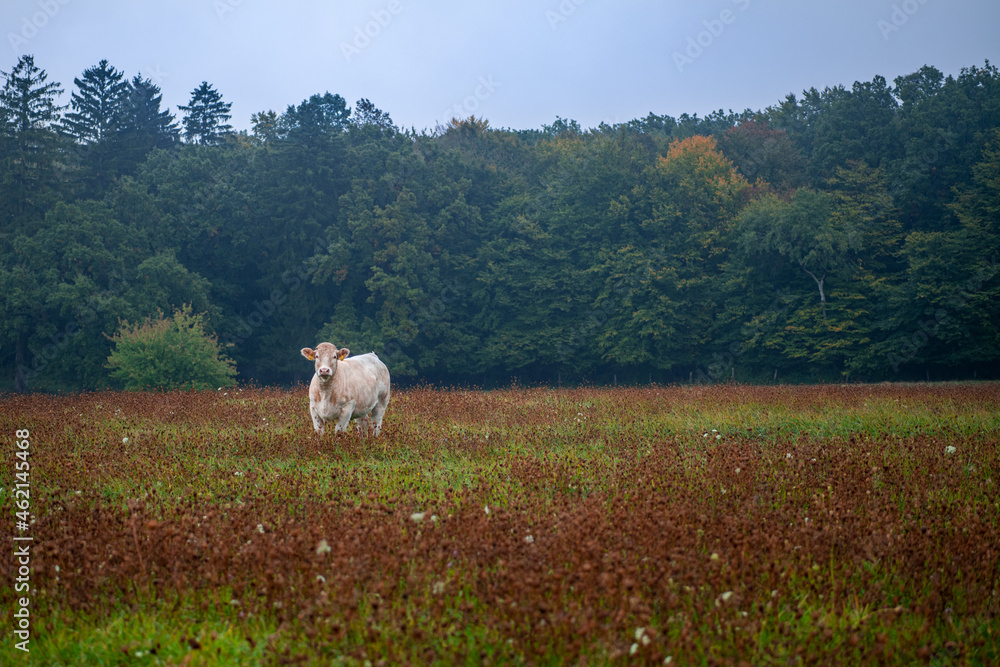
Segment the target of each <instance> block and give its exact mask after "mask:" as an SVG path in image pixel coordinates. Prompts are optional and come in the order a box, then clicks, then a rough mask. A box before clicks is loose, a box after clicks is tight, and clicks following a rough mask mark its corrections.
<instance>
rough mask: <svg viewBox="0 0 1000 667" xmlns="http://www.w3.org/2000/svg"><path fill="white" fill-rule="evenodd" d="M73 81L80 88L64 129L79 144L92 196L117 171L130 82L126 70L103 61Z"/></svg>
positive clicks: (89, 192)
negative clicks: (122, 120) (122, 117)
mask: <svg viewBox="0 0 1000 667" xmlns="http://www.w3.org/2000/svg"><path fill="white" fill-rule="evenodd" d="M73 83H74V84H76V87H77V92H74V93H73V94H72V98H71V101H70V106H71V107H72V109H73V111H71V112H70V113H68V114H66V116H65V118H63V120H62V124H61V129H62V131H63V133H64V134H66V135H67V136H69V137H72V139H73V140H74V141H75V142H76V144H77V148H78V152H79V155H80V167H81V169H82V172H83V182H84V184H85V187H86V188H87V194H88V195H91V196H93V195H95V191H96V192H101V191H103V190H104V189H105V188H106V187H107V186H108V184H109V183H110V182H111V180H112V179H113V178H114V177H115V176H116V175H117V173H118V165H117V164H116V163H117V162H118V161H119V159H120V156H121V153H120V151H119V150H118V148H119V147H118V145H117V144H118V139H119V137H118V131H119V126H120V122H121V116H122V108H123V105H124V101H125V97H126V95H127V94H128V81H126V80H125V74H124V72H121V71H119V70H117V69H115V68H114V67H112V66H111V65H109V64H108V61H107V60H102V61H101V62H99V63H98V64H97V65H96V66H95V67H90V68H88V69H86V70H84V71H83V76H82V77H81V78H78V79H73Z"/></svg>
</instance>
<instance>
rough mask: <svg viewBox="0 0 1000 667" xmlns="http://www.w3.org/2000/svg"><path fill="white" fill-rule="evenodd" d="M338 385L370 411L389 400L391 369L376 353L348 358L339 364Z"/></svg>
mask: <svg viewBox="0 0 1000 667" xmlns="http://www.w3.org/2000/svg"><path fill="white" fill-rule="evenodd" d="M335 379H337V380H341V382H338V383H337V384H339V385H340V387H339V389H340V390H341V391H342V392H343V393H344V394H345V395H347V396H350V397H351V398H352V399H354V400H356V401H357V402H358V404H359V405H361V404H365V405H366V406H367V407H368V409H369V410H370V409H371V408H372V407H373V406H374V405H375V404H376V403H382V404H383V405H384V404H385V403H387V402H388V400H389V392H390V389H389V369H388V368H386V365H385V364H384V363H382V360H381V359H379V358H378V355H377V354H375V353H374V352H369V353H368V354H361V355H358V356H356V357H348V358H347V359H344V360H343V361H341V362H339V363H338V368H337V375H336V378H335Z"/></svg>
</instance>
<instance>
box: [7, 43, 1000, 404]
mask: <svg viewBox="0 0 1000 667" xmlns="http://www.w3.org/2000/svg"><path fill="white" fill-rule="evenodd" d="M3 77H4V85H3V89H2V91H0V174H2V175H0V183H2V184H0V294H2V318H0V341H2V354H0V378H2V379H0V387H3V388H5V389H7V390H12V389H13V390H24V389H35V390H77V389H93V388H100V387H105V386H109V385H110V386H113V385H114V378H113V377H112V376H111V375H110V370H111V369H110V368H109V364H108V357H109V354H110V352H111V348H112V341H113V339H114V338H115V336H116V334H118V333H119V332H120V331H122V330H126V329H128V328H129V327H133V328H134V327H135V326H137V324H138V323H140V322H142V321H144V320H145V319H147V318H149V317H152V316H154V315H156V314H157V313H165V314H167V315H169V314H170V313H172V312H177V311H181V310H183V309H185V308H187V309H190V312H193V313H196V314H197V315H198V316H199V318H201V319H199V322H201V323H202V324H203V325H204V326H205V327H206V330H207V331H209V332H212V333H213V334H214V335H216V336H217V338H218V340H219V342H220V343H221V344H222V346H223V348H224V350H225V354H226V355H227V356H228V357H230V358H231V359H232V360H234V361H235V364H236V369H237V370H238V372H239V378H241V379H243V380H254V381H257V382H260V383H287V382H293V381H300V380H304V379H306V378H307V376H308V375H309V373H310V369H309V368H308V364H306V365H305V366H304V365H303V364H302V363H301V361H302V360H301V358H300V355H298V353H297V351H298V349H300V348H301V347H303V346H307V345H312V344H314V343H317V342H320V341H323V340H329V341H331V342H334V343H336V344H337V345H340V346H343V347H348V348H350V349H351V350H353V351H355V352H357V353H362V352H368V351H376V352H378V353H379V355H380V356H381V357H382V358H383V359H384V360H385V361H386V363H387V365H388V366H389V368H390V370H391V372H392V373H393V375H394V377H398V378H403V377H411V378H413V379H415V380H416V379H423V380H429V381H435V382H462V383H465V382H469V383H475V384H486V385H489V384H493V383H499V382H506V381H509V380H510V379H511V378H513V377H516V378H518V379H520V380H522V381H529V382H535V381H542V382H555V381H557V380H559V381H564V382H576V381H593V382H611V381H620V382H639V381H641V382H646V381H660V382H669V381H699V382H718V381H730V380H736V381H775V380H777V381H842V380H848V381H855V380H884V379H914V378H927V377H929V378H932V379H935V378H945V377H969V378H971V377H993V376H996V375H997V372H998V370H1000V363H998V362H1000V359H998V355H1000V327H998V325H997V322H998V321H1000V299H998V296H1000V294H998V291H1000V279H998V278H997V273H998V272H1000V266H998V259H1000V258H998V254H1000V73H998V71H997V69H996V68H995V67H993V66H991V65H990V64H989V62H987V63H985V65H984V66H982V67H970V68H965V69H962V70H961V73H960V74H959V75H957V76H951V75H949V76H945V75H944V74H943V73H941V72H940V71H938V70H937V69H935V68H934V67H930V66H925V67H923V68H921V69H920V70H919V71H917V72H914V73H913V74H910V75H907V76H901V77H898V78H896V79H895V80H894V81H893V82H892V83H891V84H890V83H889V82H887V81H886V80H885V79H884V78H883V77H875V78H874V79H873V80H872V81H870V82H857V83H854V84H853V86H851V87H845V86H837V87H833V88H829V87H828V88H825V89H824V90H822V91H820V90H817V89H815V88H813V89H810V90H807V91H804V92H803V93H802V94H801V95H789V96H788V97H787V98H785V99H784V100H782V101H780V102H779V103H776V104H775V105H773V106H771V107H768V108H766V109H763V110H758V111H752V110H746V111H743V112H732V111H729V112H724V111H721V110H720V111H718V112H715V113H712V114H709V115H707V116H704V117H699V116H698V115H688V114H683V115H681V116H680V117H678V118H673V117H670V116H666V115H663V116H660V115H656V114H653V113H650V114H649V115H648V116H646V117H645V118H641V119H636V120H632V121H629V122H627V123H620V124H615V125H607V124H602V125H600V126H599V127H597V128H591V129H584V128H581V127H580V125H579V124H578V123H576V122H575V121H572V120H568V119H563V118H557V119H556V120H555V121H554V122H553V123H552V124H551V125H546V126H543V127H542V128H540V129H527V130H513V129H499V128H493V127H491V126H490V125H489V123H488V122H487V121H486V120H484V119H482V118H476V117H474V116H473V117H469V118H456V119H453V120H452V121H451V122H450V123H449V125H448V126H447V127H439V128H436V129H435V130H433V131H421V132H418V131H416V130H414V129H409V130H407V129H405V128H400V127H398V126H397V125H396V124H395V123H394V122H393V120H392V118H391V117H390V115H389V114H388V113H386V112H385V111H382V110H380V109H378V108H377V107H376V106H375V105H374V104H373V103H372V102H370V101H369V100H367V99H362V100H359V101H357V102H356V103H355V104H354V105H353V107H352V106H349V105H348V103H347V101H346V100H344V99H343V98H342V97H341V96H340V95H336V94H331V93H329V92H327V93H324V94H316V95H313V96H311V97H310V98H309V99H306V100H303V101H302V102H301V103H299V104H296V105H289V106H288V107H287V109H286V110H285V111H283V112H280V113H279V112H275V111H273V110H267V111H261V112H260V113H256V114H254V115H253V118H252V129H251V130H250V131H241V132H234V131H233V129H232V127H231V126H230V125H229V124H228V121H229V119H230V104H229V103H227V102H225V101H224V100H223V97H222V95H221V94H220V93H219V92H218V91H216V90H215V88H214V87H213V86H211V85H209V84H208V83H207V82H205V83H203V84H201V86H199V87H198V88H196V89H195V90H194V91H193V92H192V95H191V100H190V102H189V104H188V105H185V106H181V107H179V108H178V111H179V112H182V114H183V117H182V118H181V119H180V120H178V119H177V117H175V116H174V115H173V114H172V113H171V112H170V111H169V109H165V108H163V105H162V95H161V91H160V89H159V88H158V87H157V86H156V85H155V84H154V83H153V82H152V81H150V80H149V79H143V78H142V77H141V76H136V77H134V78H131V79H129V78H127V77H126V76H125V74H124V73H123V72H122V71H120V70H118V69H116V68H115V67H113V66H111V65H110V64H109V63H108V62H107V61H101V62H100V63H98V64H97V65H96V66H93V67H90V68H88V69H86V70H84V72H83V73H82V75H81V76H80V77H79V78H77V79H75V80H74V90H73V91H72V93H71V98H70V103H69V105H68V106H67V107H65V108H62V107H60V106H59V105H58V103H57V99H58V97H59V95H60V94H61V93H62V89H61V86H60V84H58V83H54V82H49V81H48V77H47V75H46V73H45V71H44V70H43V69H41V68H39V67H38V66H36V65H35V62H34V59H33V57H31V56H24V57H22V58H20V59H19V60H18V62H17V63H16V64H15V65H14V67H13V68H12V69H11V70H10V71H9V72H3ZM184 312H188V311H184Z"/></svg>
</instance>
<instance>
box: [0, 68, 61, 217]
mask: <svg viewBox="0 0 1000 667" xmlns="http://www.w3.org/2000/svg"><path fill="white" fill-rule="evenodd" d="M0 74H2V75H3V77H4V85H3V89H2V90H0V118H2V119H3V122H2V123H0V132H2V137H3V142H2V145H0V233H5V232H6V231H7V230H8V229H10V228H11V227H14V226H16V227H17V228H18V229H20V230H22V231H24V230H27V229H30V227H31V226H32V224H33V223H34V222H37V221H38V220H40V219H41V216H42V215H43V212H44V211H45V209H46V208H47V206H48V203H49V200H50V195H51V193H52V184H53V181H54V178H53V172H54V170H55V166H54V165H55V162H56V154H57V144H58V139H59V137H58V135H57V134H56V132H55V130H54V127H55V125H56V124H57V123H58V122H59V114H60V112H61V110H62V109H64V108H65V107H61V106H59V105H57V104H56V97H57V96H58V95H59V94H61V93H62V89H61V88H60V87H59V84H58V83H56V82H47V79H48V75H47V74H46V73H45V70H42V69H39V68H38V67H36V66H35V59H34V57H33V56H21V58H20V59H19V60H18V61H17V64H16V65H15V66H14V67H13V69H11V71H10V72H0Z"/></svg>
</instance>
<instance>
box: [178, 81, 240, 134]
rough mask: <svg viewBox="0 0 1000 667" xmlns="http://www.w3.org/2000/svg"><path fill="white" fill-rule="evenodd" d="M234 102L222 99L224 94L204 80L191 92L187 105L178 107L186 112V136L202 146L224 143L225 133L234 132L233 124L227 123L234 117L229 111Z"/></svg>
mask: <svg viewBox="0 0 1000 667" xmlns="http://www.w3.org/2000/svg"><path fill="white" fill-rule="evenodd" d="M232 106H233V105H232V104H230V103H228V102H223V101H222V95H221V94H220V93H219V91H217V90H215V88H213V87H212V86H210V85H209V84H208V82H207V81H202V82H201V85H200V86H198V87H197V88H195V89H194V91H192V93H191V101H190V102H189V103H188V105H187V106H179V107H178V109H180V110H181V111H184V112H185V116H184V136H185V137H186V138H187V140H188V141H190V142H192V143H196V144H200V145H202V146H212V145H215V144H220V143H222V140H223V137H224V135H226V134H227V133H229V132H232V130H233V126H232V125H229V124H227V123H226V121H227V120H229V119H230V118H232V115H231V114H230V113H229V110H230V108H232Z"/></svg>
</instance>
